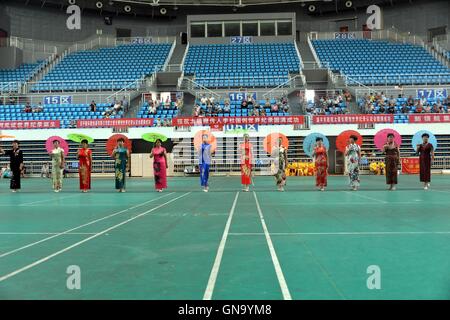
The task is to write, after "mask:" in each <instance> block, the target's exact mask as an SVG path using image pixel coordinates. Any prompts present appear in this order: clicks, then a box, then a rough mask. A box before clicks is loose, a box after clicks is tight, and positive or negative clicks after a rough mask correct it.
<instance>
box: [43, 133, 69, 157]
mask: <svg viewBox="0 0 450 320" xmlns="http://www.w3.org/2000/svg"><path fill="white" fill-rule="evenodd" d="M55 140H58V141H59V146H60V147H61V148H62V149H63V150H64V156H67V155H68V154H69V145H68V144H67V141H66V140H64V139H63V138H61V137H58V136H52V137H50V138H48V139H47V141H46V142H45V149H46V150H47V152H48V153H51V152H52V151H53V141H55Z"/></svg>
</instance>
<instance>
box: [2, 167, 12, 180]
mask: <svg viewBox="0 0 450 320" xmlns="http://www.w3.org/2000/svg"><path fill="white" fill-rule="evenodd" d="M11 177H12V171H11V168H10V167H9V164H7V165H6V166H4V167H3V168H2V171H1V178H5V179H6V178H11Z"/></svg>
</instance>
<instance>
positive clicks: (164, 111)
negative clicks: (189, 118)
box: [137, 102, 178, 126]
mask: <svg viewBox="0 0 450 320" xmlns="http://www.w3.org/2000/svg"><path fill="white" fill-rule="evenodd" d="M177 115H178V108H177V107H176V105H175V102H171V103H170V106H165V105H164V102H161V103H160V104H159V105H158V107H157V108H156V114H152V113H150V112H149V105H148V102H145V103H144V104H143V105H142V106H141V108H140V110H139V111H138V115H137V117H138V118H144V119H147V118H153V119H155V120H156V119H160V120H161V121H168V120H172V118H174V117H176V116H177ZM153 124H154V125H155V126H156V125H157V123H156V121H155V122H154V123H153Z"/></svg>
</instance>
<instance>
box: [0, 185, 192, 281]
mask: <svg viewBox="0 0 450 320" xmlns="http://www.w3.org/2000/svg"><path fill="white" fill-rule="evenodd" d="M190 193H191V192H187V193H185V194H182V195H181V196H179V197H176V198H173V199H172V200H169V201H167V202H164V203H163V204H160V205H159V206H156V207H154V208H152V209H150V210H147V211H144V212H142V213H140V214H138V215H136V216H134V217H131V218H129V219H127V220H125V221H122V222H121V223H118V224H116V225H114V226H112V227H109V228H107V229H104V230H102V231H100V232H98V233H96V234H94V235H93V236H90V237H88V238H85V239H83V240H81V241H78V242H76V243H74V244H72V245H70V246H68V247H66V248H64V249H61V250H59V251H57V252H54V253H52V254H51V255H48V256H46V257H44V258H42V259H39V260H36V261H35V262H33V263H30V264H29V265H26V266H25V267H22V268H20V269H17V270H15V271H13V272H11V273H8V274H6V275H4V276H1V277H0V282H2V281H5V280H6V279H9V278H11V277H14V276H15V275H18V274H19V273H22V272H24V271H26V270H28V269H31V268H33V267H35V266H37V265H40V264H41V263H43V262H46V261H48V260H50V259H52V258H54V257H56V256H58V255H60V254H62V253H64V252H66V251H69V250H71V249H73V248H75V247H78V246H79V245H82V244H83V243H85V242H88V241H90V240H92V239H95V238H97V237H99V236H101V235H102V234H105V233H107V232H109V231H111V230H114V229H116V228H118V227H120V226H123V225H124V224H127V223H128V222H131V221H133V220H136V219H138V218H140V217H143V216H145V215H147V214H149V213H151V212H153V211H155V210H157V209H159V208H162V207H164V206H166V205H168V204H170V203H172V202H174V201H176V200H178V199H181V198H183V197H185V196H187V195H188V194H190Z"/></svg>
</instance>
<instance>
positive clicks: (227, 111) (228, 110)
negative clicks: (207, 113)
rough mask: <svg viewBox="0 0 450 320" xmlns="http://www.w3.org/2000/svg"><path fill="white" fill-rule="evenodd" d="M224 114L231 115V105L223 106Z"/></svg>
mask: <svg viewBox="0 0 450 320" xmlns="http://www.w3.org/2000/svg"><path fill="white" fill-rule="evenodd" d="M223 112H224V113H230V112H231V107H230V104H229V103H228V104H226V103H225V104H224V106H223Z"/></svg>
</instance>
